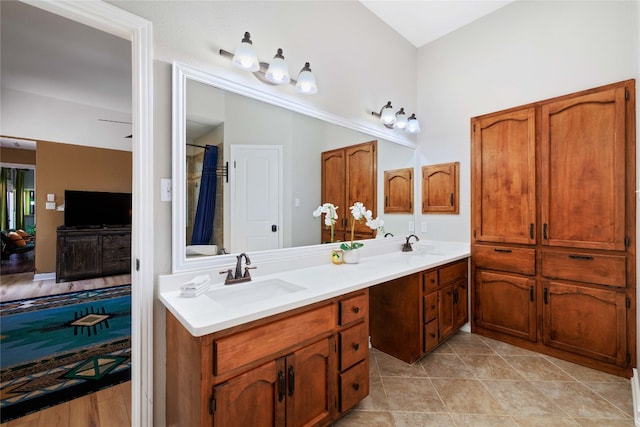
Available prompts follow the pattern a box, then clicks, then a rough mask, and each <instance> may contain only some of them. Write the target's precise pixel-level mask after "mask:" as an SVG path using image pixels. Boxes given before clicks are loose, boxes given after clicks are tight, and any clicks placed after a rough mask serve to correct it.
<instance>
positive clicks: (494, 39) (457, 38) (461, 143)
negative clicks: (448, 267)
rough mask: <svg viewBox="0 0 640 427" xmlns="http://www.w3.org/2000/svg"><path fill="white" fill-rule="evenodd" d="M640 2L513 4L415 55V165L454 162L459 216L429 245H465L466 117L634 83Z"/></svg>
mask: <svg viewBox="0 0 640 427" xmlns="http://www.w3.org/2000/svg"><path fill="white" fill-rule="evenodd" d="M638 6H639V3H638V2H637V1H620V2H611V1H601V2H597V1H593V2H592V1H587V2H580V1H577V2H574V1H567V2H561V1H544V2H538V1H516V2H514V3H511V4H510V5H508V6H506V7H504V8H502V9H499V10H497V11H496V12H494V13H492V14H490V15H488V16H486V17H485V18H483V19H480V20H478V21H476V22H473V23H471V24H469V25H467V26H466V27H464V28H462V29H460V30H458V31H456V32H454V33H451V34H449V35H447V36H445V37H442V38H441V39H438V40H436V41H435V42H432V43H430V44H427V45H425V46H423V47H421V48H420V49H419V50H418V112H419V115H420V121H421V125H422V132H421V133H420V134H419V139H418V141H419V155H420V159H419V162H420V164H433V163H443V162H452V161H460V169H461V171H460V187H461V197H460V204H461V208H460V214H459V215H423V216H422V220H423V221H426V222H427V224H428V232H427V236H428V238H430V239H442V240H457V241H469V240H470V218H471V215H470V129H469V123H470V119H471V117H474V116H477V115H481V114H485V113H490V112H493V111H498V110H502V109H505V108H509V107H515V106H518V105H522V104H526V103H529V102H534V101H539V100H544V99H547V98H551V97H554V96H560V95H564V94H569V93H572V92H576V91H579V90H583V89H589V88H592V87H596V86H600V85H604V84H608V83H613V82H617V81H621V80H626V79H630V78H637V77H638V55H639V41H638V12H637V10H638Z"/></svg>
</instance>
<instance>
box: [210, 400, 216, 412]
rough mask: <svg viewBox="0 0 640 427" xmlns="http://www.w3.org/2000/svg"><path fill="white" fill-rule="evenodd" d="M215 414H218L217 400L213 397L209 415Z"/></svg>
mask: <svg viewBox="0 0 640 427" xmlns="http://www.w3.org/2000/svg"><path fill="white" fill-rule="evenodd" d="M214 412H216V399H214V398H213V396H211V397H210V398H209V414H213V413H214Z"/></svg>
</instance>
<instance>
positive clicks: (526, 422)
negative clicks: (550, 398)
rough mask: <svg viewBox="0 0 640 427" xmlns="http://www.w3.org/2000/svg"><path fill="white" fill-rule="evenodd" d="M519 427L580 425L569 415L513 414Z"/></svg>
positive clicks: (574, 426)
mask: <svg viewBox="0 0 640 427" xmlns="http://www.w3.org/2000/svg"><path fill="white" fill-rule="evenodd" d="M513 419H514V420H516V423H518V426H519V427H580V423H579V422H577V421H576V420H574V419H573V418H569V417H520V416H517V415H513Z"/></svg>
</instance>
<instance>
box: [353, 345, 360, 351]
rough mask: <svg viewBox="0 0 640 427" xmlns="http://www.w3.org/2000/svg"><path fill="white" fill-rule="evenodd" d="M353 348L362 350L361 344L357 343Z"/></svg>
mask: <svg viewBox="0 0 640 427" xmlns="http://www.w3.org/2000/svg"><path fill="white" fill-rule="evenodd" d="M353 349H354V350H355V351H358V350H360V344H358V343H355V344H354V345H353Z"/></svg>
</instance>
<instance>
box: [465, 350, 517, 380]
mask: <svg viewBox="0 0 640 427" xmlns="http://www.w3.org/2000/svg"><path fill="white" fill-rule="evenodd" d="M460 359H461V360H462V361H463V362H464V364H465V365H467V366H468V367H469V368H470V369H472V370H473V373H474V374H475V376H476V377H477V378H479V379H487V380H523V379H524V377H523V376H522V375H520V374H519V373H518V371H517V370H515V369H513V368H512V367H511V365H509V364H508V363H507V362H506V361H505V360H504V359H503V358H502V357H501V356H498V355H484V354H461V355H460Z"/></svg>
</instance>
